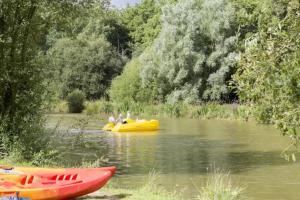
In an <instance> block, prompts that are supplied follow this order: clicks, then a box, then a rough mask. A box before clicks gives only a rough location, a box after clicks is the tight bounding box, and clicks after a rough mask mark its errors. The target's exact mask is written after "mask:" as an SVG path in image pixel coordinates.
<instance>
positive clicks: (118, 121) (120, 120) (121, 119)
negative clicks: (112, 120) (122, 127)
mask: <svg viewBox="0 0 300 200" xmlns="http://www.w3.org/2000/svg"><path fill="white" fill-rule="evenodd" d="M123 122H124V118H123V115H122V113H120V114H119V117H118V119H117V123H122V124H123Z"/></svg>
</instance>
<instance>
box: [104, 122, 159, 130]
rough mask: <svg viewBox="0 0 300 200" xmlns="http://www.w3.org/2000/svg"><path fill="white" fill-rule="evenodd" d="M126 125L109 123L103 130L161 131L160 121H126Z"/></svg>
mask: <svg viewBox="0 0 300 200" xmlns="http://www.w3.org/2000/svg"><path fill="white" fill-rule="evenodd" d="M124 121H126V123H118V124H117V125H114V124H113V123H108V124H106V125H105V126H104V127H103V130H106V131H112V132H132V131H156V130H158V129H159V121H158V120H153V119H152V120H149V121H148V120H136V121H135V120H132V119H126V120H124Z"/></svg>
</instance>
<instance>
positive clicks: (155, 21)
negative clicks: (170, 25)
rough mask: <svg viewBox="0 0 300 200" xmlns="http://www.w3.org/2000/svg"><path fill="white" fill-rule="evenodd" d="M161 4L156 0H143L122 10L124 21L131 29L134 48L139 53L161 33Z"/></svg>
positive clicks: (130, 33)
mask: <svg viewBox="0 0 300 200" xmlns="http://www.w3.org/2000/svg"><path fill="white" fill-rule="evenodd" d="M161 6H162V5H161V4H160V3H158V1H156V0H143V1H142V2H141V3H139V4H137V5H136V6H133V7H127V8H126V9H125V10H124V11H123V12H122V15H121V16H122V19H123V23H124V25H125V26H126V27H127V28H128V29H129V31H130V32H129V35H130V37H131V39H132V42H133V47H132V48H133V50H135V51H137V52H138V54H139V53H140V52H142V51H143V50H144V49H145V48H146V47H148V46H150V45H151V44H152V42H153V40H154V39H155V38H156V37H157V36H158V34H159V33H160V30H161V23H160V16H161Z"/></svg>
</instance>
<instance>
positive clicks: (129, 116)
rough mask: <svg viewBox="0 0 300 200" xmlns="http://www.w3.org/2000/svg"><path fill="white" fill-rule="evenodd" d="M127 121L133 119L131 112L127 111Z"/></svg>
mask: <svg viewBox="0 0 300 200" xmlns="http://www.w3.org/2000/svg"><path fill="white" fill-rule="evenodd" d="M126 119H131V115H130V112H129V111H127V116H126Z"/></svg>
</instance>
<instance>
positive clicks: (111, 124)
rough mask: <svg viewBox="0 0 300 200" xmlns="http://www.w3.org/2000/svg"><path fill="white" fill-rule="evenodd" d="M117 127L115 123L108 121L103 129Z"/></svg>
mask: <svg viewBox="0 0 300 200" xmlns="http://www.w3.org/2000/svg"><path fill="white" fill-rule="evenodd" d="M114 127H115V124H114V123H112V122H108V123H107V124H106V125H105V126H104V127H103V128H102V130H104V131H111V129H113V128H114Z"/></svg>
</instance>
